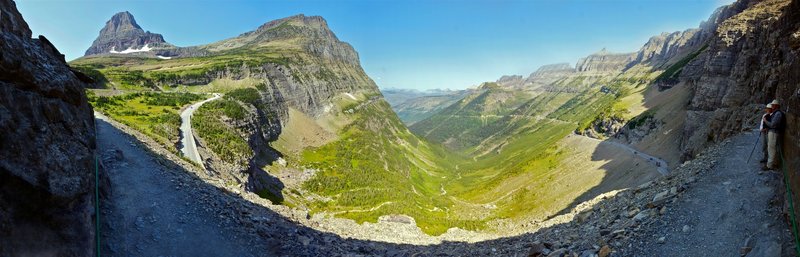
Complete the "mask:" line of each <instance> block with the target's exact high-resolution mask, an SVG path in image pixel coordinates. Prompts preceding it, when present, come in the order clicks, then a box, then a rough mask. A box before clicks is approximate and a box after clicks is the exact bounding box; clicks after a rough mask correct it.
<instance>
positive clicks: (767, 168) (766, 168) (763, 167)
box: [761, 166, 772, 170]
mask: <svg viewBox="0 0 800 257" xmlns="http://www.w3.org/2000/svg"><path fill="white" fill-rule="evenodd" d="M761 170H772V169H770V168H769V167H767V166H761Z"/></svg>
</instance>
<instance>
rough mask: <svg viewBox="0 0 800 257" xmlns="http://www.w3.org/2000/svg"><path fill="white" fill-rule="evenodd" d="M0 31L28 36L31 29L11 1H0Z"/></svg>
mask: <svg viewBox="0 0 800 257" xmlns="http://www.w3.org/2000/svg"><path fill="white" fill-rule="evenodd" d="M0 31H4V32H7V33H13V34H15V35H17V36H20V37H24V38H30V37H31V29H30V28H28V23H27V22H25V20H23V19H22V15H20V14H19V12H17V5H16V4H15V3H14V2H12V1H0Z"/></svg>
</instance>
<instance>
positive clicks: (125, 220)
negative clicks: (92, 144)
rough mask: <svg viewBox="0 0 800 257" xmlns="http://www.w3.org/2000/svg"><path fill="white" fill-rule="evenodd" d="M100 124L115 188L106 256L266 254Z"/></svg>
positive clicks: (107, 204)
mask: <svg viewBox="0 0 800 257" xmlns="http://www.w3.org/2000/svg"><path fill="white" fill-rule="evenodd" d="M96 124H97V142H98V146H99V152H100V153H102V154H103V163H104V165H105V167H106V172H107V174H108V176H109V178H110V180H111V185H112V194H111V196H110V197H109V199H107V200H106V201H103V202H102V208H101V209H102V215H101V221H102V223H103V224H102V226H101V243H102V245H103V248H102V253H103V255H104V256H262V255H264V254H265V253H268V251H266V250H265V249H261V248H262V247H260V246H259V245H260V244H259V243H258V241H259V240H258V239H257V238H253V237H252V236H250V235H249V234H247V233H242V232H240V231H236V230H235V229H234V228H235V226H226V224H227V223H229V221H227V220H225V219H223V218H222V216H218V215H217V213H215V212H214V211H213V209H209V208H206V207H205V206H206V204H205V203H203V202H201V201H200V200H199V198H198V197H197V196H196V195H194V194H193V193H192V188H190V186H187V185H183V184H182V183H180V182H178V181H177V180H175V179H173V177H172V176H173V175H172V174H171V173H170V172H169V171H166V170H165V167H163V166H162V165H160V164H158V163H157V162H156V161H155V160H154V159H153V157H152V156H150V155H149V154H148V153H147V152H145V151H143V150H141V149H140V148H139V146H138V145H136V144H135V143H134V142H135V139H133V138H131V137H130V136H128V135H126V134H124V133H123V132H121V131H119V130H118V129H117V128H115V127H113V126H111V125H110V124H109V123H107V122H106V121H103V120H102V119H101V118H98V119H96ZM232 227H234V228H232ZM254 253H258V254H254ZM267 255H269V254H267Z"/></svg>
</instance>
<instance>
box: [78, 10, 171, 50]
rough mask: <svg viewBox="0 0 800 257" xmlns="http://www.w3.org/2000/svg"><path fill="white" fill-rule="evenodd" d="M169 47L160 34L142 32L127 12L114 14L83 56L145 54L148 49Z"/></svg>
mask: <svg viewBox="0 0 800 257" xmlns="http://www.w3.org/2000/svg"><path fill="white" fill-rule="evenodd" d="M167 46H170V45H169V44H168V43H167V42H166V41H164V37H163V36H161V34H156V33H151V32H150V31H144V30H143V29H142V27H141V26H139V24H137V23H136V19H134V18H133V15H132V14H131V13H129V12H127V11H125V12H119V13H117V14H114V16H112V17H111V19H110V20H108V21H107V22H106V25H105V27H103V29H101V30H100V34H99V35H98V36H97V39H95V40H94V42H93V43H92V46H91V47H89V49H87V50H86V54H85V55H97V54H108V53H118V54H127V53H136V52H147V51H149V50H150V49H153V48H158V47H167Z"/></svg>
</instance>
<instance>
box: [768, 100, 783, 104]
mask: <svg viewBox="0 0 800 257" xmlns="http://www.w3.org/2000/svg"><path fill="white" fill-rule="evenodd" d="M769 104H771V105H781V103H780V102H778V99H775V100H772V102H771V103H769Z"/></svg>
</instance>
